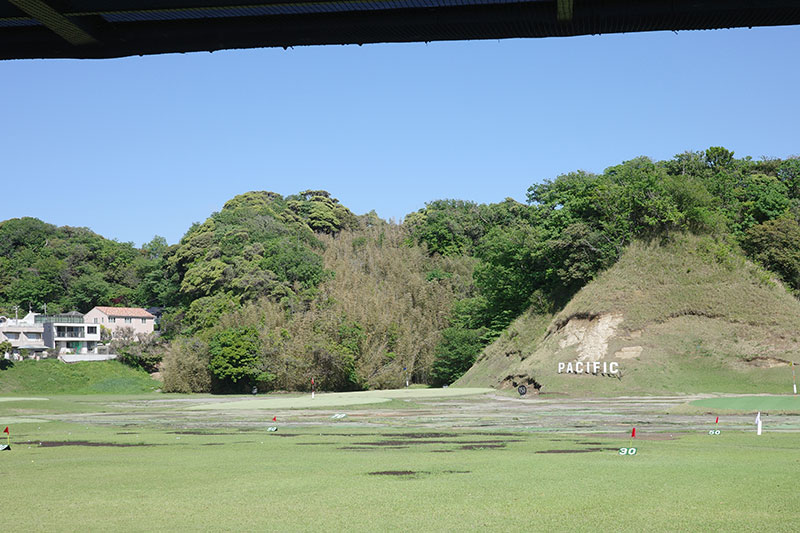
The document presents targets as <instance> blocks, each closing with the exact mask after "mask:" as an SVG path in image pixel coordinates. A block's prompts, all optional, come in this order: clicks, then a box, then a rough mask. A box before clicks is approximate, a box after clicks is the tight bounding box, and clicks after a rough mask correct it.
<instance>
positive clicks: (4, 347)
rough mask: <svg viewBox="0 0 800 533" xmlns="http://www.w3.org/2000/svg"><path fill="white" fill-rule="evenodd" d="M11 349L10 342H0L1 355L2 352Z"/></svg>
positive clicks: (8, 351) (4, 352)
mask: <svg viewBox="0 0 800 533" xmlns="http://www.w3.org/2000/svg"><path fill="white" fill-rule="evenodd" d="M13 349H14V346H12V345H11V343H10V342H8V341H3V342H0V356H2V355H4V354H7V353H11V350H13ZM0 359H2V357H0Z"/></svg>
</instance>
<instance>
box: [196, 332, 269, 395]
mask: <svg viewBox="0 0 800 533" xmlns="http://www.w3.org/2000/svg"><path fill="white" fill-rule="evenodd" d="M260 347H261V345H260V342H259V339H258V331H256V329H255V328H253V327H236V328H228V329H225V330H222V331H220V332H219V333H216V334H215V335H214V336H213V337H211V340H210V341H209V343H208V353H209V355H210V356H211V359H210V361H209V364H208V369H209V370H210V371H211V374H212V375H213V376H214V377H215V378H216V379H217V380H218V381H219V383H220V387H221V388H222V389H223V390H236V389H238V390H240V391H246V390H247V389H248V388H249V387H250V386H252V385H253V384H254V383H256V382H257V381H259V379H263V378H264V377H266V376H262V374H263V370H262V369H260V368H259V361H260V358H259V351H260Z"/></svg>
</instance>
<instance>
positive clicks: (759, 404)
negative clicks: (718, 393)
mask: <svg viewBox="0 0 800 533" xmlns="http://www.w3.org/2000/svg"><path fill="white" fill-rule="evenodd" d="M691 405H696V406H699V407H710V408H713V409H732V410H737V411H756V410H758V411H768V410H775V411H796V412H800V396H738V397H725V398H706V399H702V400H695V401H693V402H691Z"/></svg>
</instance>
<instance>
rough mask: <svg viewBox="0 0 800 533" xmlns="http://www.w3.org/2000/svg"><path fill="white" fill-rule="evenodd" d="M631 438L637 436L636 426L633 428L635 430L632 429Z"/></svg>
mask: <svg viewBox="0 0 800 533" xmlns="http://www.w3.org/2000/svg"><path fill="white" fill-rule="evenodd" d="M631 438H632V439H635V438H636V428H633V431H631Z"/></svg>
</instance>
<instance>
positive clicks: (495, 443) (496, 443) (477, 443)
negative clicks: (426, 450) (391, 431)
mask: <svg viewBox="0 0 800 533" xmlns="http://www.w3.org/2000/svg"><path fill="white" fill-rule="evenodd" d="M520 441H521V439H511V440H506V441H502V440H472V441H450V440H379V441H375V442H355V443H353V444H354V445H356V446H380V447H393V446H406V447H408V446H420V445H423V444H457V445H461V446H462V448H463V447H464V446H474V447H484V448H491V447H494V448H498V447H501V446H505V445H506V444H507V443H509V442H520Z"/></svg>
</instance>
